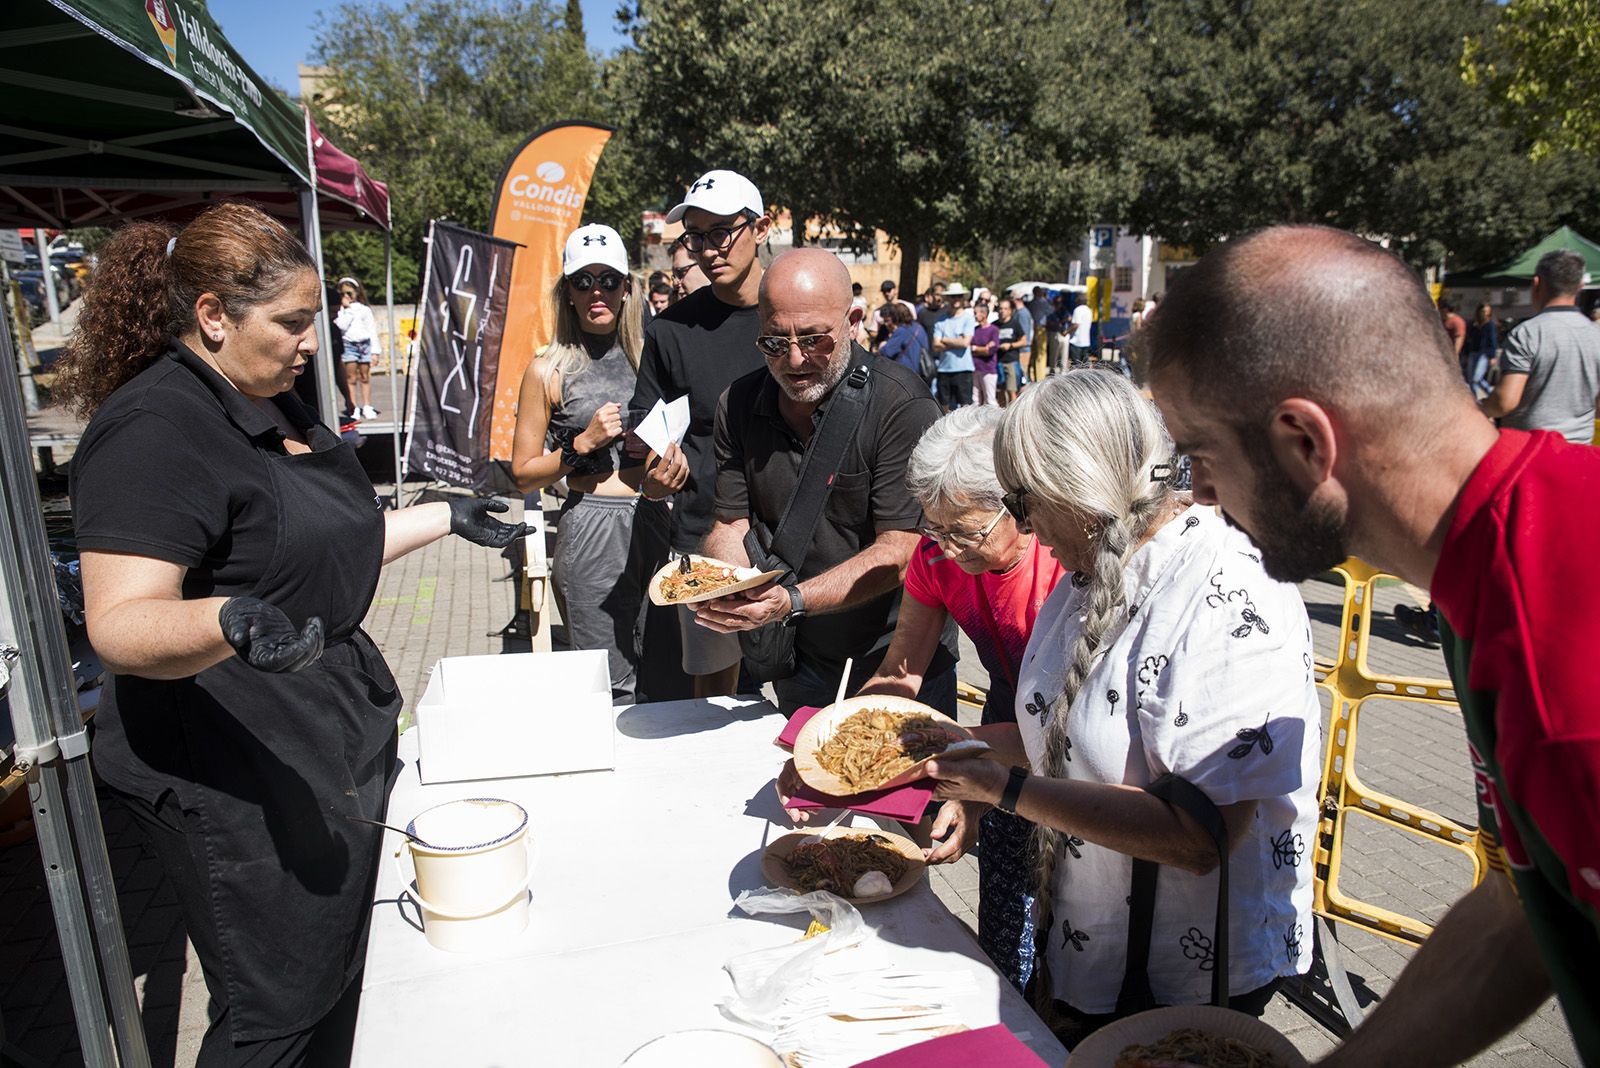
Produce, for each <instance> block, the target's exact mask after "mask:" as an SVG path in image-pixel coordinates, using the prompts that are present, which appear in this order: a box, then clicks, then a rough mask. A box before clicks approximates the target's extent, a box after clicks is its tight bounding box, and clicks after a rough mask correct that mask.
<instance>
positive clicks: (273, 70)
mask: <svg viewBox="0 0 1600 1068" xmlns="http://www.w3.org/2000/svg"><path fill="white" fill-rule="evenodd" d="M582 2H583V28H584V32H585V34H587V36H588V38H589V47H590V48H592V49H595V50H597V51H599V52H603V53H610V52H614V51H616V50H617V49H618V48H620V47H621V46H622V44H623V38H622V35H621V34H620V33H618V32H617V28H616V12H617V6H618V4H617V0H582ZM208 6H209V8H210V10H211V15H212V17H213V18H215V19H216V20H217V22H218V23H219V24H220V25H221V26H222V31H223V33H225V34H227V35H228V42H229V43H230V44H232V45H233V47H234V48H235V49H237V50H238V51H239V54H240V55H242V56H243V57H244V61H245V62H246V63H248V64H250V66H251V67H253V68H255V71H256V73H257V74H260V75H261V76H262V77H263V78H265V79H267V80H268V81H269V82H272V83H273V84H275V85H279V86H282V87H283V88H284V89H287V90H288V91H289V92H291V93H296V94H298V93H299V91H300V85H299V75H298V73H297V69H296V67H297V64H300V63H306V62H309V61H310V57H309V53H310V51H311V47H312V45H313V43H314V42H315V41H316V36H317V34H316V28H317V26H318V25H319V23H320V22H321V18H320V16H319V12H323V11H328V12H331V11H333V10H334V8H336V7H337V6H338V0H270V2H263V0H209V3H208Z"/></svg>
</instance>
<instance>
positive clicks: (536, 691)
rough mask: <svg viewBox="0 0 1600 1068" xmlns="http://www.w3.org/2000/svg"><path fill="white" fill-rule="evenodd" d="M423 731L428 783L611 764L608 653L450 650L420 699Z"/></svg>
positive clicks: (612, 733) (419, 735)
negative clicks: (455, 652)
mask: <svg viewBox="0 0 1600 1068" xmlns="http://www.w3.org/2000/svg"><path fill="white" fill-rule="evenodd" d="M417 740H418V746H419V751H420V756H421V760H420V765H419V767H420V771H421V775H422V781H423V782H425V783H436V782H461V781H464V780H469V779H502V778H510V777H516V776H522V775H554V774H557V773H559V772H564V771H594V770H599V769H605V768H612V767H614V766H615V762H616V713H615V710H614V709H613V708H612V707H611V671H610V668H609V666H608V664H607V661H606V654H605V653H604V652H603V651H600V650H586V651H583V652H567V653H511V654H507V655H501V656H450V657H445V658H444V659H443V660H440V661H439V663H438V664H436V665H435V666H434V669H433V676H432V677H431V678H430V679H429V680H428V688H427V690H426V691H424V692H423V695H422V700H421V702H419V703H418V705H417Z"/></svg>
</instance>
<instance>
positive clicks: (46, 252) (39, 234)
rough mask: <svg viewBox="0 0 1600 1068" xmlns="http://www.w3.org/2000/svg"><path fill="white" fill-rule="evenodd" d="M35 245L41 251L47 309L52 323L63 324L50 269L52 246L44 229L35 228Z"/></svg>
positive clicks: (59, 303) (54, 281)
mask: <svg viewBox="0 0 1600 1068" xmlns="http://www.w3.org/2000/svg"><path fill="white" fill-rule="evenodd" d="M33 243H34V244H35V245H36V246H38V249H39V273H40V274H42V275H44V283H43V284H44V300H45V307H46V308H47V309H49V311H50V321H51V322H52V323H59V322H61V301H60V299H59V298H58V297H57V296H56V276H55V273H54V272H53V271H51V269H50V246H49V245H48V244H46V243H45V239H44V227H42V226H35V227H34V228H33Z"/></svg>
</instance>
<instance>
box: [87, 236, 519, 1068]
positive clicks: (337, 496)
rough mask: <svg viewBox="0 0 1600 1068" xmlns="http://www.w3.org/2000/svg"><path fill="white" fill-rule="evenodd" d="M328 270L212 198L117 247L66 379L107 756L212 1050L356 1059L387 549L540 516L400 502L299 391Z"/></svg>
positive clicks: (377, 779)
mask: <svg viewBox="0 0 1600 1068" xmlns="http://www.w3.org/2000/svg"><path fill="white" fill-rule="evenodd" d="M321 307H322V284H321V282H320V280H319V279H318V277H317V269H316V264H315V262H314V261H313V260H312V259H311V256H310V255H309V254H308V253H307V252H306V249H305V246H303V245H302V244H301V243H300V242H299V241H298V240H297V239H296V238H295V237H294V236H293V235H292V234H290V233H289V232H288V231H287V230H285V229H284V228H283V226H282V225H281V224H280V223H278V222H277V221H276V220H275V219H273V218H271V217H270V216H268V215H266V214H264V213H262V212H261V211H259V210H257V209H255V208H252V207H248V206H246V205H243V204H222V205H219V206H217V207H214V208H210V209H209V210H207V211H206V212H205V213H204V214H202V215H200V217H199V218H197V219H196V220H195V221H194V222H192V223H190V224H189V225H188V226H187V227H185V228H184V229H183V230H182V231H173V230H172V229H170V228H169V227H167V226H164V225H158V224H155V223H148V222H136V223H130V224H128V225H126V226H124V227H123V228H122V229H121V230H120V231H119V232H118V233H117V235H116V236H115V237H113V238H112V239H111V241H110V242H109V243H107V245H106V247H105V248H104V250H103V251H102V252H101V254H100V266H99V269H98V270H97V271H96V272H95V276H94V281H93V282H92V283H91V285H90V287H89V290H88V292H87V293H85V295H84V308H83V314H82V316H81V317H80V319H79V321H78V327H77V330H76V331H75V332H74V334H73V336H72V340H71V341H70V342H69V344H68V346H67V354H66V356H65V357H64V358H63V360H62V363H61V371H60V375H59V377H58V378H57V380H56V387H55V388H56V395H57V397H58V398H60V399H64V400H66V401H67V403H69V404H71V405H72V406H73V407H75V408H76V409H77V410H78V411H80V412H82V413H83V414H85V415H91V416H92V418H91V419H90V421H89V426H88V429H87V430H85V431H84V435H83V440H82V441H81V442H80V443H79V446H78V452H77V455H76V456H75V457H74V458H73V461H72V505H73V511H74V521H75V524H76V528H77V539H78V546H79V548H80V549H81V550H82V553H83V592H84V602H85V614H86V617H87V622H88V628H89V638H90V640H91V642H93V644H94V649H95V652H96V653H97V654H99V656H100V659H101V660H102V661H103V662H104V664H105V666H106V668H107V670H108V671H110V672H111V681H110V682H109V684H108V685H107V686H106V689H105V692H104V695H103V697H102V698H101V702H100V709H99V712H98V714H97V715H96V717H95V724H96V732H95V745H94V764H95V770H96V772H98V773H99V775H100V777H101V778H102V779H103V780H104V782H105V784H106V786H105V787H104V789H106V791H107V792H108V793H109V794H110V795H111V796H113V797H115V798H117V799H119V800H120V801H121V802H122V803H123V804H124V805H125V806H126V807H127V808H128V810H129V811H130V812H131V813H132V815H133V817H134V819H135V821H136V822H137V823H138V825H139V826H140V828H141V829H142V830H143V831H144V833H145V835H146V837H147V838H148V840H149V842H150V844H151V847H152V848H153V850H154V852H155V854H156V856H157V857H158V858H159V860H160V862H161V864H162V866H163V868H165V870H166V873H167V876H168V878H170V879H171V880H172V883H173V885H174V886H175V888H176V890H177V894H178V904H179V907H180V909H181V910H182V912H183V918H184V925H185V926H186V927H187V928H188V932H189V937H190V939H191V940H192V941H193V943H194V946H195V952H196V953H197V954H198V956H199V958H200V964H201V967H202V968H203V969H204V971H205V979H206V987H207V989H208V990H209V991H210V994H211V1023H210V1027H209V1028H207V1030H206V1034H205V1038H204V1040H203V1041H202V1043H201V1047H200V1056H199V1062H198V1063H199V1064H200V1065H202V1066H206V1068H209V1066H213V1065H233V1064H244V1063H251V1064H269V1063H270V1064H275V1065H276V1064H281V1065H298V1064H307V1063H310V1064H342V1063H346V1062H347V1061H348V1059H349V1050H350V1040H351V1036H352V1034H353V1033H354V1027H355V1007H356V1003H357V1000H358V998H359V996H360V988H361V984H360V981H359V978H358V973H359V972H360V970H361V966H362V962H363V960H364V959H365V950H366V932H367V923H368V919H369V916H370V910H371V905H372V887H373V882H374V878H375V873H376V866H377V861H378V852H379V846H380V840H381V835H382V832H381V831H380V830H378V829H376V828H374V827H372V826H370V824H368V823H365V822H358V821H363V820H365V821H370V820H380V819H382V818H383V816H384V806H385V804H386V802H387V799H388V795H389V787H390V786H391V785H392V782H393V777H394V774H395V771H396V763H395V744H396V731H395V723H396V718H397V717H398V715H399V712H400V694H399V692H398V690H397V688H396V686H395V682H394V677H393V676H392V675H391V674H390V673H389V668H388V666H387V665H386V664H385V663H384V661H383V657H382V656H381V655H380V654H379V652H378V650H377V647H376V646H374V645H373V643H372V640H371V639H370V638H368V637H367V635H366V634H365V633H364V632H363V631H362V630H361V627H360V623H361V619H362V617H363V616H364V615H365V614H366V612H367V609H368V608H369V607H370V605H371V604H372V596H373V592H374V590H375V589H376V587H377V582H378V570H379V568H380V566H381V565H383V564H385V563H388V562H390V561H392V560H395V559H397V558H398V557H400V556H403V555H404V554H406V553H408V552H411V551H412V550H414V549H417V548H420V547H421V546H423V545H426V544H428V543H429V542H432V541H435V540H437V539H438V538H441V537H443V536H444V535H445V534H447V533H455V534H459V535H461V536H463V537H465V538H467V539H468V540H470V541H473V542H476V543H478V544H480V545H492V546H496V547H503V546H505V545H506V544H508V543H509V542H510V541H511V540H512V539H513V538H516V537H519V536H521V535H522V533H523V532H524V528H523V527H522V525H521V524H517V525H515V526H510V525H507V524H504V523H500V522H498V521H496V520H495V519H494V518H493V517H492V516H490V515H489V514H488V513H489V512H490V511H491V510H504V509H505V505H504V504H500V503H498V502H494V501H490V500H473V499H469V498H460V499H457V500H454V501H451V502H450V503H448V504H445V503H436V504H425V505H420V506H417V507H414V508H404V509H400V510H399V511H392V512H384V511H383V510H382V509H381V506H380V504H379V502H378V501H377V499H376V498H375V497H374V496H373V493H372V483H371V482H370V481H369V480H368V479H367V476H366V475H365V474H364V473H363V472H362V470H361V464H360V462H359V461H358V460H357V459H356V455H355V450H354V448H352V447H351V446H350V445H348V444H345V443H343V442H341V441H340V439H339V436H338V435H337V434H336V433H334V432H333V431H332V430H330V429H328V428H327V427H324V426H322V425H321V424H319V423H318V422H317V421H316V419H315V417H314V416H313V415H312V414H311V413H310V412H309V411H307V410H306V408H305V407H304V406H302V405H301V404H300V402H299V400H298V398H296V397H295V395H294V392H293V385H294V381H295V379H296V377H297V376H299V375H301V374H302V373H304V372H305V370H306V369H307V368H308V367H309V366H311V364H310V361H311V359H312V358H313V357H314V356H316V354H317V331H316V325H315V324H316V318H317V314H318V312H319V311H320V310H321Z"/></svg>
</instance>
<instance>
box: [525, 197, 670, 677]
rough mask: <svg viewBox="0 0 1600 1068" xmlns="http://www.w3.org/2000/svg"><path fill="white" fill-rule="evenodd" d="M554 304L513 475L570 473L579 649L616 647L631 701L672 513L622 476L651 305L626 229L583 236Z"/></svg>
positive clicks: (569, 529) (561, 565) (564, 573)
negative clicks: (645, 316)
mask: <svg viewBox="0 0 1600 1068" xmlns="http://www.w3.org/2000/svg"><path fill="white" fill-rule="evenodd" d="M550 300H551V310H552V316H551V318H552V320H553V321H554V322H555V337H554V338H553V339H552V340H551V342H550V344H549V346H548V347H546V348H545V350H544V351H543V352H542V353H541V354H540V355H539V357H538V358H537V359H535V360H534V361H533V363H532V364H530V365H529V367H528V370H527V373H526V374H524V375H523V377H522V389H521V392H520V394H519V395H518V400H517V425H516V433H515V438H514V440H513V443H512V453H511V471H512V476H513V477H514V478H515V479H516V482H517V486H518V487H519V488H520V489H522V490H523V491H524V492H528V491H534V490H541V489H543V488H544V487H546V486H549V485H552V484H553V483H555V482H558V481H560V480H561V479H562V478H563V477H564V478H566V480H567V490H568V493H567V500H566V503H565V504H563V505H562V508H561V518H560V520H559V523H558V529H557V537H556V550H555V555H554V558H553V560H552V561H551V572H552V574H551V577H552V578H553V579H554V581H555V586H556V591H557V593H558V594H559V595H560V597H561V617H562V619H563V621H565V623H566V626H567V639H568V641H569V643H570V644H571V646H572V648H574V649H604V650H606V652H607V654H608V655H609V657H610V666H611V697H612V700H613V701H614V702H616V703H618V704H627V703H631V702H632V701H634V700H635V699H636V698H637V696H638V694H637V689H638V678H639V664H640V659H641V657H642V651H643V648H644V620H645V611H646V600H645V585H646V583H647V582H649V580H650V576H651V574H652V573H653V572H654V571H655V569H656V568H658V567H660V566H661V564H662V563H663V562H664V561H665V560H666V557H667V552H668V515H667V506H666V505H665V504H664V503H662V502H660V501H653V500H650V499H649V498H647V497H643V496H641V495H640V494H639V492H638V488H637V481H636V479H633V478H628V479H624V477H623V475H622V468H623V466H624V465H625V464H626V463H628V462H629V461H627V460H626V459H625V454H624V451H623V444H622V438H623V423H622V410H623V405H625V404H626V403H628V401H629V399H630V398H632V396H633V387H634V379H635V378H636V377H637V375H638V370H639V350H640V349H641V348H642V347H643V340H642V331H641V329H640V325H639V321H640V310H639V306H640V304H641V303H643V302H642V301H639V300H635V299H633V283H632V280H631V279H630V278H629V277H628V257H627V253H626V251H625V246H624V245H623V243H622V238H621V236H620V235H619V234H618V233H617V232H616V231H615V230H613V229H612V228H611V227H609V226H603V225H600V224H598V223H591V224H590V225H588V226H582V227H579V228H578V229H577V230H575V231H573V234H572V236H571V237H569V238H567V244H566V247H565V249H563V251H562V255H561V278H560V279H558V280H557V281H556V284H555V287H554V288H553V289H552V290H551V294H550ZM684 462H685V461H684V460H683V457H682V454H681V453H678V454H677V455H676V456H675V457H674V459H672V460H670V461H663V463H665V464H668V465H671V464H683V463H684ZM635 470H636V471H637V468H636V469H635Z"/></svg>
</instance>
